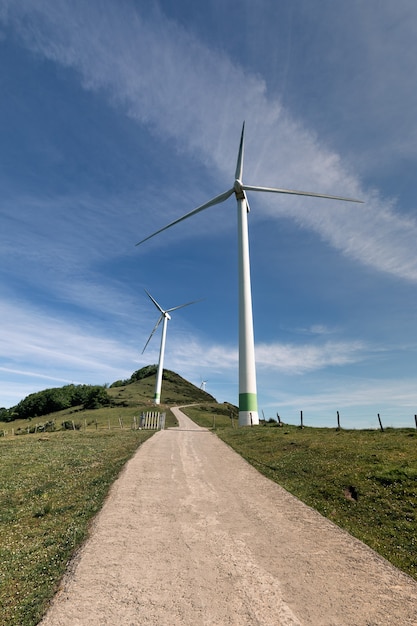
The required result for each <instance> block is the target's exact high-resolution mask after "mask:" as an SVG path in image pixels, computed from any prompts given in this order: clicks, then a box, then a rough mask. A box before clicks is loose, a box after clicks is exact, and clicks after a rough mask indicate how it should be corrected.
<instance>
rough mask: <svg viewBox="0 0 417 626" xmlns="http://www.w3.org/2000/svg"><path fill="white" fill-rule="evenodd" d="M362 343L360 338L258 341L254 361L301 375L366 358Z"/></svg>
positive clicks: (260, 365)
mask: <svg viewBox="0 0 417 626" xmlns="http://www.w3.org/2000/svg"><path fill="white" fill-rule="evenodd" d="M365 350H366V348H365V346H364V344H362V343H361V342H359V341H354V342H350V343H349V342H346V341H344V342H336V341H328V342H325V343H324V344H322V345H310V344H305V345H297V346H296V345H289V344H272V345H265V344H258V345H257V346H256V361H257V364H258V365H259V367H260V368H269V369H270V370H275V371H281V372H285V373H287V374H303V373H305V372H311V371H314V370H319V369H323V368H325V367H329V366H342V365H348V364H350V363H357V362H359V361H362V360H363V359H364V358H366V353H365Z"/></svg>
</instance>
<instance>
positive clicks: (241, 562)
mask: <svg viewBox="0 0 417 626" xmlns="http://www.w3.org/2000/svg"><path fill="white" fill-rule="evenodd" d="M177 413H178V420H179V424H180V426H179V428H178V429H170V430H166V431H161V432H159V433H157V434H156V435H154V436H153V437H151V439H149V440H148V441H147V442H146V443H144V444H143V445H142V446H141V448H140V449H139V450H138V452H137V453H136V455H135V456H134V458H133V459H132V460H131V461H130V462H129V463H128V464H127V466H126V468H125V470H124V471H123V473H122V475H121V476H120V478H119V479H118V481H117V482H116V483H115V484H114V486H113V488H112V490H111V492H110V496H109V498H108V499H107V501H106V503H105V506H104V508H103V509H102V511H101V513H100V514H99V515H98V516H97V518H96V521H95V524H94V526H93V530H92V533H91V536H90V539H89V540H88V541H87V543H86V544H85V546H84V548H83V549H82V550H81V552H80V554H79V555H78V557H77V559H76V560H75V561H74V562H73V563H72V565H71V567H70V569H69V571H68V574H67V576H66V578H65V580H64V581H63V584H62V587H61V590H60V592H59V593H58V594H57V596H56V598H55V600H54V603H53V605H52V607H51V609H50V611H49V612H48V614H47V616H46V617H45V618H44V620H43V621H42V622H41V624H42V626H78V625H82V626H105V625H111V626H139V625H140V626H142V625H146V624H152V625H155V626H175V625H181V626H200V625H203V624H204V625H207V626H214V625H216V626H228V625H236V626H246V625H247V626H255V625H257V624H259V625H262V626H296V625H297V626H299V625H303V626H306V625H311V626H338V625H340V626H377V625H384V626H407V625H413V626H416V625H417V583H415V582H414V581H413V580H411V579H410V578H409V577H407V576H406V575H404V574H402V573H401V572H399V571H398V570H396V569H395V568H394V567H392V566H391V565H389V564H388V563H387V562H386V561H384V560H383V559H382V558H380V557H379V556H378V555H376V554H375V553H374V552H373V551H372V550H370V549H369V548H367V547H366V546H364V545H363V544H362V543H360V542H359V541H357V540H355V539H353V538H352V537H351V536H350V535H348V534H347V533H344V532H343V531H341V530H339V529H338V528H337V527H336V526H334V525H333V524H332V523H331V522H328V521H327V520H326V519H324V518H323V517H321V516H320V515H319V514H318V513H316V512H315V511H313V510H312V509H310V508H308V507H306V506H305V505H304V504H302V503H301V502H300V501H299V500H297V499H295V498H293V497H292V496H291V495H289V494H288V493H287V492H286V491H284V490H283V489H281V488H280V487H279V486H277V485H275V484H274V483H272V482H270V481H269V480H267V479H266V478H264V477H263V476H261V475H260V474H258V473H257V472H256V470H254V469H253V468H252V467H251V466H249V465H248V464H247V463H246V462H245V461H243V460H242V459H241V458H240V457H239V456H238V455H237V454H235V453H234V452H233V451H232V450H230V449H229V448H228V447H227V446H226V445H225V444H224V443H222V442H221V441H220V440H219V439H218V438H217V437H216V436H215V435H213V434H212V433H210V432H208V431H206V430H204V429H200V428H198V427H197V426H196V425H195V424H194V423H193V422H191V421H190V420H189V419H188V418H187V417H186V416H184V415H183V414H181V412H179V411H177Z"/></svg>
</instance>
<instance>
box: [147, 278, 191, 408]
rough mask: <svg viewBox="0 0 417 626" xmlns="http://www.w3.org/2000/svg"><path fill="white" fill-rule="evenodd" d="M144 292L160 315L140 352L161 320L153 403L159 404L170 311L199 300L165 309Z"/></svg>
mask: <svg viewBox="0 0 417 626" xmlns="http://www.w3.org/2000/svg"><path fill="white" fill-rule="evenodd" d="M145 292H146V294H147V295H148V296H149V298H150V299H151V300H152V302H153V303H154V305H155V306H156V308H157V309H158V311H159V312H160V314H161V315H160V316H159V319H158V321H157V322H156V324H155V326H154V328H153V331H152V332H151V334H150V335H149V339H148V341H147V342H146V343H145V347H144V348H143V350H142V354H143V353H144V352H145V350H146V348H147V345H148V343H149V342H150V340H151V339H152V337H153V335H154V333H155V331H156V329H157V328H158V326H159V324H160V323H161V322H163V324H162V335H161V347H160V348H159V361H158V369H157V372H156V383H155V395H154V399H153V401H154V404H160V402H161V387H162V374H163V371H164V356H165V342H166V336H167V323H168V320H170V319H171V316H170V313H172V311H176V310H177V309H182V308H184V307H185V306H189V305H190V304H194V303H195V302H199V300H193V302H186V303H185V304H180V305H179V306H174V307H172V309H166V311H165V310H164V309H163V308H162V307H161V306H160V305H159V304H158V302H157V301H156V300H155V298H153V297H152V296H151V294H150V293H149V292H147V291H146V289H145Z"/></svg>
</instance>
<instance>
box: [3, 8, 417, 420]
mask: <svg viewBox="0 0 417 626" xmlns="http://www.w3.org/2000/svg"><path fill="white" fill-rule="evenodd" d="M416 30H417V5H416V4H415V2H414V1H412V0H397V2H395V3H392V2H390V1H388V0H368V1H367V2H366V3H365V2H363V1H361V0H351V2H349V3H346V2H341V1H337V0H336V1H335V0H332V1H329V0H319V1H318V2H315V3H312V2H310V0H297V2H294V0H286V1H283V0H256V1H254V0H250V1H249V0H246V1H245V0H242V1H241V2H236V1H233V2H232V1H230V0H221V1H220V0H208V1H207V2H205V3H196V2H195V1H192V0H178V2H175V3H173V2H168V1H167V0H161V1H160V2H151V1H149V0H148V1H146V2H144V1H141V0H118V1H117V2H115V1H114V0H112V1H110V0H100V2H99V1H98V0H89V2H88V3H86V2H84V1H81V0H78V1H77V0H75V1H74V0H73V1H71V2H69V1H66V0H36V1H35V0H10V1H9V0H0V94H1V95H0V188H1V196H0V255H1V266H0V276H1V280H0V312H1V318H0V319H1V324H0V406H6V407H7V406H12V405H14V404H16V403H17V402H18V401H19V400H20V399H22V398H23V397H24V396H26V395H27V394H29V393H32V392H34V391H39V390H40V389H43V388H47V387H54V386H59V385H62V384H67V383H71V382H74V383H92V384H102V383H112V382H114V381H115V380H118V379H121V378H127V377H129V376H130V375H131V373H132V372H133V371H135V370H136V369H138V368H140V367H142V366H144V365H147V364H149V363H156V362H157V359H158V350H159V335H156V336H155V337H154V338H153V339H152V341H151V343H150V344H149V346H148V348H147V350H146V352H145V353H144V354H143V355H142V354H141V352H142V348H143V346H144V344H145V342H146V340H147V338H148V336H149V334H150V332H151V330H152V328H153V326H154V324H155V322H156V321H157V318H158V312H157V311H156V309H155V308H154V307H153V305H152V303H151V302H150V301H149V299H148V298H147V296H146V294H145V292H144V289H147V290H149V291H150V293H151V294H152V295H153V296H154V297H155V298H156V299H157V300H158V302H159V303H160V304H161V305H162V306H163V307H165V308H171V307H174V306H177V305H179V304H182V303H184V302H187V301H190V300H197V299H200V298H203V299H204V300H203V301H202V302H199V303H196V304H194V305H192V306H190V307H186V308H184V309H181V310H179V311H175V312H174V313H173V315H172V321H171V322H170V323H169V326H168V336H167V347H166V355H165V366H166V367H167V368H169V369H172V370H175V371H177V372H178V373H179V374H181V375H182V376H184V377H185V378H187V379H188V380H190V381H192V382H194V383H195V384H197V385H200V382H201V380H202V379H204V380H206V381H207V385H206V389H207V391H209V392H210V393H212V394H213V395H214V396H215V397H216V398H217V399H218V400H219V401H224V400H228V401H231V402H234V403H237V395H238V389H237V242H236V202H235V200H234V198H233V197H232V198H230V199H229V200H228V201H227V202H226V203H224V204H222V205H219V206H216V207H213V208H211V209H208V210H207V211H205V212H203V213H201V214H199V215H197V216H195V217H194V218H193V219H190V220H188V221H185V222H183V223H181V224H179V225H177V226H176V227H174V228H172V229H171V230H169V231H167V232H165V233H162V234H161V235H159V236H158V237H155V238H154V239H152V240H150V241H148V242H146V243H145V244H143V245H142V246H140V247H135V243H136V242H137V241H139V240H140V239H142V238H144V237H146V236H147V235H148V234H150V233H151V232H153V231H154V230H157V229H158V228H160V227H162V226H164V225H165V224H166V223H168V222H170V221H172V220H174V219H176V218H177V217H180V216H181V215H183V214H184V213H187V212H188V211H191V210H192V209H193V208H195V207H196V206H198V205H199V204H202V203H204V202H206V201H207V200H209V199H210V198H212V197H213V196H215V195H217V194H219V193H221V192H223V191H225V190H226V189H228V188H230V186H231V184H232V183H233V176H234V170H235V164H236V156H237V149H238V144H239V138H240V131H241V126H242V122H243V120H245V121H246V137H245V163H244V181H245V182H246V183H247V184H252V185H264V186H277V187H284V188H293V189H306V190H310V191H315V192H318V193H328V194H336V195H346V196H353V197H359V198H361V199H362V200H364V202H365V204H362V205H353V204H347V203H338V202H333V201H328V200H319V199H309V198H300V197H298V198H297V197H288V196H278V195H275V194H274V195H272V194H271V196H267V195H266V194H265V195H263V194H262V195H261V194H250V192H249V193H248V196H249V202H250V205H251V212H250V214H249V234H250V246H251V266H252V292H253V308H254V327H255V343H256V359H257V377H258V399H259V410H260V414H261V411H262V410H263V411H264V413H265V416H266V417H270V416H275V414H276V412H277V411H278V412H279V414H280V416H281V418H282V419H283V420H284V421H287V422H290V423H298V421H299V414H300V410H303V414H304V421H305V423H306V424H309V425H324V426H330V425H334V424H335V421H336V411H337V410H339V412H340V415H341V420H342V425H345V426H346V427H348V426H351V427H366V428H368V427H377V426H378V423H377V413H380V414H381V418H382V420H383V423H385V424H386V425H392V426H402V425H408V426H412V425H414V418H413V416H414V414H415V413H417V385H416V382H417V333H416V326H417V321H416V313H415V311H416V308H417V307H416V305H417V290H416V287H417V257H416V240H417V220H416V201H415V198H416V183H415V171H416V165H417V117H416V114H415V112H416V110H417V80H416V79H417V76H416V73H417V67H416V64H415V59H416V58H417V36H416V35H417V33H416Z"/></svg>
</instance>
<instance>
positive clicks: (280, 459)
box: [184, 407, 417, 579]
mask: <svg viewBox="0 0 417 626" xmlns="http://www.w3.org/2000/svg"><path fill="white" fill-rule="evenodd" d="M213 408H214V407H213ZM184 410H185V411H186V412H187V414H189V415H190V417H192V419H195V420H196V421H197V422H198V423H199V424H200V425H202V426H208V425H209V421H210V420H209V419H208V413H207V411H204V410H201V407H200V408H199V407H192V408H191V407H190V408H187V409H184ZM216 433H217V434H218V436H219V437H220V438H221V439H223V441H225V442H226V443H228V444H229V445H230V446H231V447H232V448H233V449H234V450H236V452H238V453H239V454H240V455H241V456H243V457H244V458H245V459H246V460H247V461H249V462H250V463H251V464H252V465H253V466H254V467H256V469H258V470H259V471H260V472H261V473H262V474H264V475H265V476H267V477H268V478H270V479H272V480H274V481H275V482H277V483H279V484H280V485H282V486H283V487H284V488H285V489H287V490H288V491H289V492H291V493H292V494H294V495H295V496H297V497H298V498H300V500H302V501H303V502H305V503H306V504H308V505H310V506H312V507H314V508H315V509H316V510H318V511H319V512H320V513H321V514H322V515H324V516H326V517H328V518H329V519H331V520H332V521H333V522H335V523H336V524H337V525H338V526H340V527H342V528H344V529H345V530H347V531H348V532H349V533H351V534H352V535H354V536H355V537H357V538H359V539H361V540H362V541H364V542H365V543H366V544H368V545H369V546H370V547H371V548H373V549H374V550H376V551H377V552H378V553H379V554H381V555H382V556H384V557H385V558H386V559H388V560H389V561H391V563H393V564H394V565H395V566H396V567H398V568H400V569H402V570H403V571H404V572H406V573H408V574H409V575H410V576H412V577H413V578H415V579H417V432H416V431H415V430H412V429H386V430H385V432H381V431H379V430H375V431H373V430H341V431H336V430H334V429H329V428H327V429H326V428H304V429H300V428H298V427H296V426H285V425H284V427H283V428H278V427H277V426H275V425H270V424H266V425H265V426H257V427H254V428H239V429H237V428H231V424H230V418H228V417H227V416H224V415H223V416H222V415H221V414H219V415H217V416H216Z"/></svg>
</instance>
